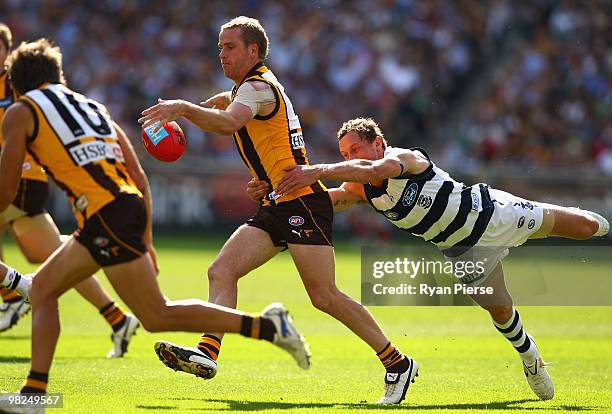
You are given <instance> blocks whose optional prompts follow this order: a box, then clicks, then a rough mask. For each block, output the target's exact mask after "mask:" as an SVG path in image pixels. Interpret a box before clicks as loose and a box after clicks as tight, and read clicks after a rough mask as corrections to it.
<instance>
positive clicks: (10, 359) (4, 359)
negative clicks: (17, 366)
mask: <svg viewBox="0 0 612 414" xmlns="http://www.w3.org/2000/svg"><path fill="white" fill-rule="evenodd" d="M15 362H20V363H25V362H30V358H26V357H16V356H4V355H0V364H10V363H15Z"/></svg>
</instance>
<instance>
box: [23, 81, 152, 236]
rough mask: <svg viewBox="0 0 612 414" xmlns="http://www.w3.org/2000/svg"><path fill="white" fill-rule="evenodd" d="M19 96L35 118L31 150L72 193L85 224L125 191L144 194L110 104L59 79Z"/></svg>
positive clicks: (52, 175) (77, 212)
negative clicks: (128, 165) (121, 142)
mask: <svg viewBox="0 0 612 414" xmlns="http://www.w3.org/2000/svg"><path fill="white" fill-rule="evenodd" d="M19 102H22V103H24V104H26V105H27V106H28V107H29V108H30V109H31V111H32V113H33V115H34V120H35V131H34V133H33V135H32V137H31V138H30V139H29V141H28V151H29V152H30V153H31V154H32V155H33V157H34V159H35V160H36V161H37V162H38V163H39V164H40V165H42V166H43V168H44V169H45V171H46V172H47V174H49V176H51V178H53V180H54V181H55V182H56V183H57V184H58V186H59V187H60V188H61V189H62V190H63V191H64V192H65V193H66V194H67V195H68V198H69V199H70V201H71V202H72V205H73V210H74V214H75V217H76V219H77V222H78V224H79V227H83V224H84V222H85V220H87V219H88V218H89V217H91V216H92V215H93V214H94V213H95V212H97V211H98V210H99V209H101V208H102V207H104V206H105V205H107V204H108V203H110V202H112V201H114V200H115V199H117V198H118V197H119V196H121V195H122V194H137V195H139V196H142V194H141V193H140V191H139V190H138V189H137V188H136V185H135V184H134V181H133V180H132V179H131V177H130V176H129V174H128V172H127V169H126V166H125V159H124V157H123V152H122V151H121V147H120V146H119V141H118V139H117V131H116V130H115V128H114V126H113V122H112V119H111V117H110V114H109V113H108V111H107V110H106V107H104V105H101V104H99V103H98V102H96V101H94V100H92V99H88V98H87V97H85V96H83V95H80V94H78V93H75V92H73V91H72V90H70V89H68V88H67V87H66V86H64V85H59V84H50V85H49V84H47V85H43V86H42V87H40V88H39V89H35V90H32V91H30V92H28V93H26V94H25V95H23V96H21V97H20V98H19Z"/></svg>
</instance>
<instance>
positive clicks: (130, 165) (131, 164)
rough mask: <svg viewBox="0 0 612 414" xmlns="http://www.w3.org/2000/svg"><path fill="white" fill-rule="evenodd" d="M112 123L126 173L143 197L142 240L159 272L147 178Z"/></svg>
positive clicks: (126, 139)
mask: <svg viewBox="0 0 612 414" xmlns="http://www.w3.org/2000/svg"><path fill="white" fill-rule="evenodd" d="M113 125H114V127H115V130H116V131H117V138H118V140H119V145H120V146H121V151H122V152H123V157H124V158H125V166H126V168H127V171H128V174H129V175H130V177H131V178H132V179H133V180H134V182H135V183H136V187H138V189H139V190H140V192H141V193H142V196H143V197H144V202H145V207H146V209H147V228H146V230H145V234H144V242H145V244H146V246H147V250H149V252H150V253H151V258H152V259H153V264H154V265H155V271H156V272H159V267H158V266H157V254H156V252H155V248H154V247H153V200H152V198H151V188H150V186H149V179H148V178H147V175H146V174H145V172H144V169H143V168H142V166H141V165H140V161H138V156H137V155H136V152H135V151H134V147H133V146H132V143H131V142H130V140H129V139H128V137H127V135H126V134H125V132H124V131H123V129H121V127H120V126H119V125H117V123H116V122H113Z"/></svg>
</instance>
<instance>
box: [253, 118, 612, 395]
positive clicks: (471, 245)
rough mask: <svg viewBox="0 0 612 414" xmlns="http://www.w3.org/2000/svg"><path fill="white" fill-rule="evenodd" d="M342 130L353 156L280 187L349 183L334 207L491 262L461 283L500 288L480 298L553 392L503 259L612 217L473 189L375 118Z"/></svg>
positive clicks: (256, 185) (581, 233)
mask: <svg viewBox="0 0 612 414" xmlns="http://www.w3.org/2000/svg"><path fill="white" fill-rule="evenodd" d="M337 135H338V136H337V138H338V144H339V149H340V154H341V155H342V157H343V158H344V159H345V160H346V161H345V162H339V163H336V164H316V165H310V166H307V165H298V166H291V167H287V168H286V169H285V171H286V173H287V174H286V175H285V177H284V178H283V179H282V180H281V182H280V184H279V186H278V187H277V188H276V191H277V192H278V193H279V194H287V193H291V192H292V191H296V190H297V189H299V188H302V187H305V186H308V185H310V184H311V183H313V182H316V181H317V180H322V179H332V180H338V181H344V183H343V184H342V185H341V186H340V187H339V188H333V189H330V190H329V194H330V196H331V198H332V201H333V205H334V212H338V211H342V210H344V209H346V208H348V207H350V206H351V205H353V204H355V203H368V204H369V205H370V206H371V207H372V208H373V209H374V210H375V211H377V212H378V213H380V214H382V215H384V216H385V218H387V220H389V221H390V222H391V223H392V224H394V225H395V226H397V227H399V228H400V229H402V230H405V231H407V232H409V233H412V234H414V235H416V236H419V237H422V238H424V239H425V240H426V241H429V242H432V243H434V244H435V245H437V246H438V247H439V248H440V250H441V251H442V252H443V254H444V256H445V257H446V258H447V259H448V260H451V261H453V262H457V263H458V262H461V261H464V262H465V261H472V262H476V261H483V262H484V263H486V266H484V268H483V271H482V272H480V273H478V272H475V273H474V274H472V275H469V276H466V277H463V278H461V279H460V281H461V282H462V283H464V284H466V285H467V286H481V287H485V286H486V287H489V286H490V287H492V288H493V292H494V293H493V294H492V295H491V294H485V293H482V294H480V293H479V294H477V295H472V298H473V299H474V301H475V302H476V303H478V304H479V305H480V306H482V307H483V308H484V309H485V310H487V311H488V312H489V314H490V315H491V318H492V319H493V324H494V325H495V328H496V329H497V330H498V331H499V332H500V333H501V334H502V335H503V336H504V337H506V339H508V341H510V343H511V344H512V345H513V346H514V348H515V349H516V351H517V352H518V354H519V356H520V358H521V361H522V363H523V369H524V372H525V376H526V377H527V382H528V383H529V386H530V387H531V389H532V390H533V392H534V393H535V394H536V395H537V396H538V397H539V398H540V399H542V400H549V399H551V398H553V395H554V386H553V383H552V380H551V378H550V376H549V374H548V372H547V371H546V364H545V363H544V361H543V360H542V357H541V355H540V352H539V350H538V348H537V346H536V343H535V341H534V339H533V337H531V336H530V335H528V334H527V332H525V330H524V329H523V323H522V321H521V317H520V315H519V313H518V311H517V310H516V309H515V308H514V306H513V302H512V297H511V296H510V294H509V292H508V290H507V288H506V285H505V282H504V274H503V271H502V264H501V260H502V259H503V258H504V257H505V256H506V255H507V254H508V248H509V247H514V246H519V245H521V244H523V243H525V241H527V240H528V239H531V238H542V237H548V236H559V237H566V238H570V239H577V240H585V239H588V238H590V237H600V236H605V235H606V234H608V232H609V229H610V224H609V223H608V221H607V220H606V219H605V218H604V217H602V216H601V215H599V214H597V213H593V212H591V211H587V210H581V209H578V208H573V207H572V208H566V207H561V206H557V205H552V204H546V203H538V202H535V201H528V200H525V199H522V198H519V197H516V196H514V195H512V194H509V193H506V192H504V191H500V190H495V189H491V188H489V187H488V186H487V185H485V184H476V185H473V186H471V187H468V186H466V185H464V184H463V183H460V182H457V181H455V180H453V179H452V178H451V177H450V175H449V174H448V173H446V172H445V171H444V170H442V169H440V168H439V167H437V166H436V165H435V164H434V163H433V162H432V161H431V160H430V158H429V156H428V155H427V153H426V152H425V150H423V149H421V148H413V149H403V148H393V147H389V146H388V145H387V142H386V140H385V138H384V136H383V133H382V132H381V130H380V128H379V126H378V125H377V124H376V122H375V121H374V120H373V119H370V118H367V119H365V118H357V119H352V120H350V121H347V122H345V123H344V124H343V125H342V127H341V128H340V130H339V131H338V134H337ZM267 191H268V185H267V183H266V182H263V181H254V180H252V181H251V182H249V184H248V187H247V192H248V193H249V195H250V197H251V198H252V199H254V200H260V199H261V197H263V196H265V194H266V193H267Z"/></svg>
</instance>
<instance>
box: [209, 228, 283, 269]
mask: <svg viewBox="0 0 612 414" xmlns="http://www.w3.org/2000/svg"><path fill="white" fill-rule="evenodd" d="M281 249H282V248H281V247H278V246H275V245H274V243H273V242H272V239H271V238H270V235H269V234H268V233H267V232H266V231H264V230H262V229H260V228H257V227H253V226H249V225H247V224H243V225H242V226H240V227H238V228H237V229H236V231H235V232H234V233H233V234H232V235H231V236H230V238H229V239H228V240H227V241H226V242H225V244H224V245H223V247H222V248H221V251H220V252H219V254H218V255H217V257H216V258H215V260H214V261H213V263H212V265H211V269H210V270H209V273H210V271H211V270H212V272H215V271H218V272H220V273H227V274H229V275H232V276H234V277H236V278H240V277H242V276H244V275H246V274H247V273H249V272H250V271H252V270H254V269H256V268H258V267H259V266H261V265H262V264H264V263H266V262H267V261H268V260H270V259H271V258H273V257H274V256H275V255H276V254H278V252H280V251H281Z"/></svg>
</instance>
